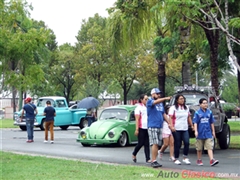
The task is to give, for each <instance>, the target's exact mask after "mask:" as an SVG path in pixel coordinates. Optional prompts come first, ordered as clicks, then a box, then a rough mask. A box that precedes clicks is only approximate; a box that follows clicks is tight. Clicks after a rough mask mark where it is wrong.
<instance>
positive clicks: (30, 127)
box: [26, 119, 34, 140]
mask: <svg viewBox="0 0 240 180" xmlns="http://www.w3.org/2000/svg"><path fill="white" fill-rule="evenodd" d="M26 127H27V136H28V140H33V128H34V119H26Z"/></svg>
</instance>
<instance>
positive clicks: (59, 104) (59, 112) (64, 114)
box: [14, 96, 88, 131]
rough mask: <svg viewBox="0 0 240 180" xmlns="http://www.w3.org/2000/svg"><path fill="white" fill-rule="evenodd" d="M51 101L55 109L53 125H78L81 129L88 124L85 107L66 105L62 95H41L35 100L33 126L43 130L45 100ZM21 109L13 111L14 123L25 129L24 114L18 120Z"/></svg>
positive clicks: (63, 127)
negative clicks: (36, 112) (36, 111)
mask: <svg viewBox="0 0 240 180" xmlns="http://www.w3.org/2000/svg"><path fill="white" fill-rule="evenodd" d="M48 100H49V101H51V104H52V106H53V107H54V108H55V110H56V117H55V119H54V126H55V127H58V126H59V127H60V128H61V129H62V130H66V129H67V128H68V127H69V126H79V127H80V128H81V129H82V128H84V127H87V126H88V121H87V119H86V118H85V117H86V109H77V108H76V106H73V107H68V103H67V101H66V99H65V98H64V97H60V96H48V97H41V98H39V99H38V101H37V110H38V114H37V116H36V118H35V122H34V126H35V127H40V129H41V130H44V127H45V126H44V123H45V121H44V120H45V116H43V111H44V108H45V107H46V101H48ZM21 114H22V110H21V111H19V112H15V113H14V125H16V126H19V127H20V129H21V130H23V131H25V130H26V122H25V116H24V117H23V121H22V122H20V116H21Z"/></svg>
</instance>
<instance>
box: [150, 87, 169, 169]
mask: <svg viewBox="0 0 240 180" xmlns="http://www.w3.org/2000/svg"><path fill="white" fill-rule="evenodd" d="M160 97H161V91H160V90H159V89H158V88H153V89H152V91H151V98H149V100H148V101H147V114H148V135H149V143H150V146H152V163H151V165H152V167H154V168H157V167H161V166H162V165H161V164H159V163H158V162H157V155H158V146H161V144H162V126H163V120H164V119H165V120H168V118H167V116H166V114H165V113H164V107H163V103H162V102H163V101H165V100H170V99H171V97H164V98H160Z"/></svg>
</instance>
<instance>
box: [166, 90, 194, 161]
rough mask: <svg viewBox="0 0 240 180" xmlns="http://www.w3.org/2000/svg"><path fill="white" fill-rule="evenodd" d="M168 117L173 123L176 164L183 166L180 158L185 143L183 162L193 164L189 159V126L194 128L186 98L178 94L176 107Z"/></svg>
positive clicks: (175, 102)
mask: <svg viewBox="0 0 240 180" xmlns="http://www.w3.org/2000/svg"><path fill="white" fill-rule="evenodd" d="M168 115H169V117H170V119H171V122H172V123H173V137H174V155H175V160H174V163H175V164H177V165H180V164H181V162H180V161H179V160H178V158H179V152H180V148H181V145H182V141H183V144H184V148H183V162H184V163H185V164H191V162H190V161H189V159H188V158H187V157H188V151H189V134H188V126H189V125H190V126H191V128H192V129H193V130H194V127H193V124H192V120H191V114H190V111H189V108H188V107H187V106H186V105H185V97H184V96H183V95H181V94H178V95H177V96H176V97H175V101H174V105H173V106H171V107H170V109H169V113H168Z"/></svg>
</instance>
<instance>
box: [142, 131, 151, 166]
mask: <svg viewBox="0 0 240 180" xmlns="http://www.w3.org/2000/svg"><path fill="white" fill-rule="evenodd" d="M144 153H145V157H146V162H148V161H150V159H151V158H150V147H149V137H148V130H147V129H144Z"/></svg>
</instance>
